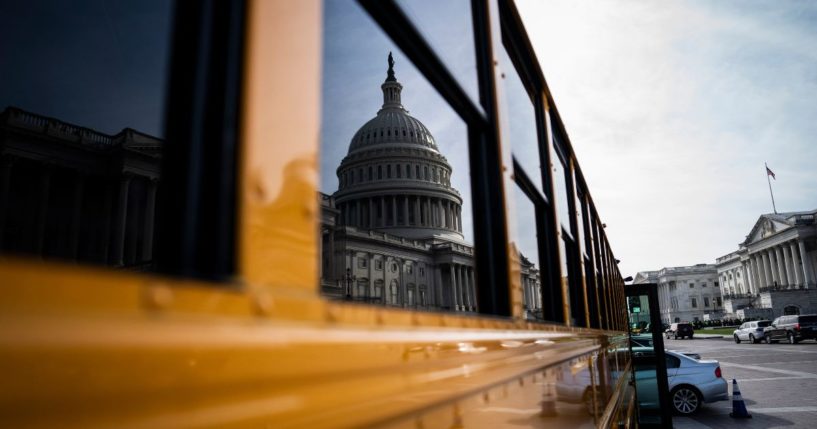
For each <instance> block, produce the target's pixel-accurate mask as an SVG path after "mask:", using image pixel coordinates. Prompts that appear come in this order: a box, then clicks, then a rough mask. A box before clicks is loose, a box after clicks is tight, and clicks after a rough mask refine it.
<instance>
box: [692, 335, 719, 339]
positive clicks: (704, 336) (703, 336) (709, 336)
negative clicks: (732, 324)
mask: <svg viewBox="0 0 817 429" xmlns="http://www.w3.org/2000/svg"><path fill="white" fill-rule="evenodd" d="M693 338H695V339H700V340H718V339H721V338H723V335H715V334H712V335H707V334H703V335H700V334H699V335H695V336H694V337H693Z"/></svg>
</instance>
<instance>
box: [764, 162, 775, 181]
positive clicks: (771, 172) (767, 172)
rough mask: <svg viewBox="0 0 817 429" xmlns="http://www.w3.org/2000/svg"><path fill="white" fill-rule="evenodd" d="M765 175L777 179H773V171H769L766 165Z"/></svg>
mask: <svg viewBox="0 0 817 429" xmlns="http://www.w3.org/2000/svg"><path fill="white" fill-rule="evenodd" d="M766 175H768V176H772V179H774V180H777V178H776V177H774V171H772V170H770V169H769V166H768V165H767V166H766Z"/></svg>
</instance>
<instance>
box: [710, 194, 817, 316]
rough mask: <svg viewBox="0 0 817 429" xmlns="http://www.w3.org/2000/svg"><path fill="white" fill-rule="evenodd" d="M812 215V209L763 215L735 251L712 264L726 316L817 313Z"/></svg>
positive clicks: (816, 236)
mask: <svg viewBox="0 0 817 429" xmlns="http://www.w3.org/2000/svg"><path fill="white" fill-rule="evenodd" d="M815 215H817V210H811V211H804V212H791V213H774V214H764V215H762V216H760V218H759V219H758V220H757V222H755V225H754V227H753V228H752V230H751V231H750V233H749V234H748V235H747V236H746V240H745V241H744V242H742V243H740V245H739V248H738V250H736V251H734V252H732V253H729V254H727V255H724V256H721V257H720V258H718V259H717V266H718V276H719V278H720V285H721V291H722V294H723V297H724V307H725V310H726V312H727V313H730V314H733V315H737V312H738V310H744V313H745V314H746V317H750V316H749V315H748V313H746V312H747V311H748V312H750V313H751V312H754V313H758V316H763V317H776V316H780V315H782V314H800V313H813V312H817V294H815V293H814V292H815V290H814V289H815V287H817V272H815V266H817V222H815ZM760 309H764V310H760Z"/></svg>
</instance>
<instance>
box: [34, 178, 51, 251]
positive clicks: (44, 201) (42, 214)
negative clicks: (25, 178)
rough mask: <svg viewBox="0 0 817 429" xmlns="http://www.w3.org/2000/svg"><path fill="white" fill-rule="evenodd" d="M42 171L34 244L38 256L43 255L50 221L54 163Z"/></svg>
mask: <svg viewBox="0 0 817 429" xmlns="http://www.w3.org/2000/svg"><path fill="white" fill-rule="evenodd" d="M44 167H45V168H43V169H42V171H41V172H40V202H39V205H38V212H37V236H36V240H35V241H34V244H35V246H36V248H35V249H34V252H35V253H36V254H37V256H39V257H42V256H43V246H44V244H45V227H46V223H47V222H48V200H49V197H50V195H51V174H52V170H53V166H52V165H48V164H46V165H45V166H44Z"/></svg>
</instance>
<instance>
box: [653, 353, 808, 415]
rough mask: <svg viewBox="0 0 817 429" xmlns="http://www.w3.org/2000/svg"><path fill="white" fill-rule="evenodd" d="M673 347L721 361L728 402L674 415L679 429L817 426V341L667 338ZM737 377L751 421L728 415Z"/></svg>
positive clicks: (707, 405)
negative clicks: (684, 414) (776, 342)
mask: <svg viewBox="0 0 817 429" xmlns="http://www.w3.org/2000/svg"><path fill="white" fill-rule="evenodd" d="M664 342H665V346H666V348H667V349H670V350H678V351H694V352H697V353H700V355H701V358H702V359H715V360H718V361H720V363H721V370H722V371H723V377H724V378H725V379H727V380H728V381H729V393H730V400H729V401H721V402H714V403H711V404H706V405H704V407H703V408H702V409H701V410H700V411H699V412H698V413H697V414H695V415H694V416H693V417H677V416H676V417H674V418H673V423H674V426H675V427H676V428H682V429H686V428H703V429H705V428H735V427H741V428H817V342H815V341H813V340H807V341H804V342H802V343H800V344H795V345H789V344H751V343H747V342H745V341H744V342H741V343H740V344H735V343H734V342H733V341H732V339H731V338H723V339H697V338H696V339H694V340H672V339H669V340H664ZM733 378H734V379H737V381H738V386H739V388H740V392H741V395H742V396H743V400H744V401H745V403H746V407H747V408H748V409H749V413H750V414H751V415H752V418H751V419H746V420H737V419H732V418H731V417H729V412H730V411H731V410H732V401H731V393H732V379H733Z"/></svg>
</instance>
